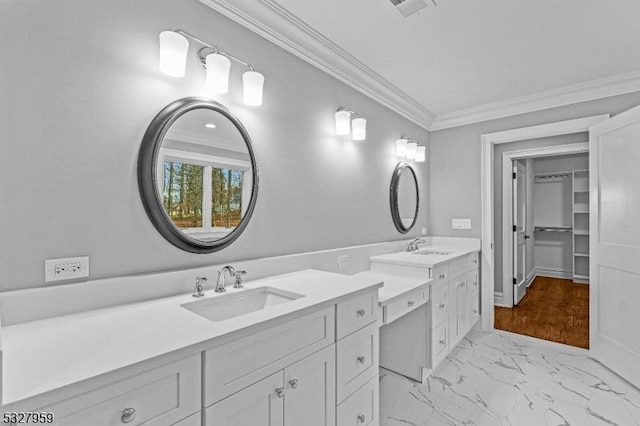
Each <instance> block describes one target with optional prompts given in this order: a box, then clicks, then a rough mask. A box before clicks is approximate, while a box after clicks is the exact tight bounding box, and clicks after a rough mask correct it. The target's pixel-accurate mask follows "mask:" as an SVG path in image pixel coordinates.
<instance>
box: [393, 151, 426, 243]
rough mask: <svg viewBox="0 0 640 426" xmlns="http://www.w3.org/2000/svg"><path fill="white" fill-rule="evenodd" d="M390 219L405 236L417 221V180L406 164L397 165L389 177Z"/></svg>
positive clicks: (418, 205)
mask: <svg viewBox="0 0 640 426" xmlns="http://www.w3.org/2000/svg"><path fill="white" fill-rule="evenodd" d="M390 203H391V217H392V219H393V224H394V225H395V226H396V229H398V231H400V232H401V233H403V234H406V233H407V232H409V230H411V228H413V226H414V225H415V223H416V221H417V220H418V210H419V209H420V195H419V190H418V178H417V177H416V173H415V172H414V170H413V168H412V167H411V166H410V165H409V164H407V163H398V165H397V166H396V168H395V170H394V171H393V176H392V177H391V190H390Z"/></svg>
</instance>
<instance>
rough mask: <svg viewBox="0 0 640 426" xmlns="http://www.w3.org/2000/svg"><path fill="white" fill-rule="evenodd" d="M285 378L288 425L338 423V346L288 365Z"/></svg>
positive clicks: (333, 424) (286, 425) (327, 424)
mask: <svg viewBox="0 0 640 426" xmlns="http://www.w3.org/2000/svg"><path fill="white" fill-rule="evenodd" d="M284 382H285V383H284V385H285V395H284V424H285V426H301V425H304V426H335V424H336V348H335V346H333V345H331V346H329V347H327V348H325V349H323V350H321V351H320V352H316V353H315V354H313V355H311V356H308V357H306V358H304V359H302V360H301V361H298V362H296V363H295V364H293V365H291V366H289V367H287V368H285V369H284Z"/></svg>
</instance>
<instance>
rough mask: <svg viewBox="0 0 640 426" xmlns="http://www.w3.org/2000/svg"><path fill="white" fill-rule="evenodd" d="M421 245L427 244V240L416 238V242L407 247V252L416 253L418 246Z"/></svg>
mask: <svg viewBox="0 0 640 426" xmlns="http://www.w3.org/2000/svg"><path fill="white" fill-rule="evenodd" d="M421 243H426V241H425V239H424V238H416V239H415V240H413V241H411V242H410V243H409V246H407V251H408V252H409V253H411V252H412V251H416V250H418V246H419V245H420V244H421Z"/></svg>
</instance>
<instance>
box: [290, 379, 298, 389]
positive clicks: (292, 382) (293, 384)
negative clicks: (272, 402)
mask: <svg viewBox="0 0 640 426" xmlns="http://www.w3.org/2000/svg"><path fill="white" fill-rule="evenodd" d="M289 386H291V389H295V388H297V387H298V379H291V380H289Z"/></svg>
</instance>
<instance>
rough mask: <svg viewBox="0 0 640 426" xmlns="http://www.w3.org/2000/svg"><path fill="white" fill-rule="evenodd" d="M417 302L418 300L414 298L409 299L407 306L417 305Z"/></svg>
mask: <svg viewBox="0 0 640 426" xmlns="http://www.w3.org/2000/svg"><path fill="white" fill-rule="evenodd" d="M415 304H416V302H414V301H413V300H409V301H408V302H407V306H413V305H415Z"/></svg>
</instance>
